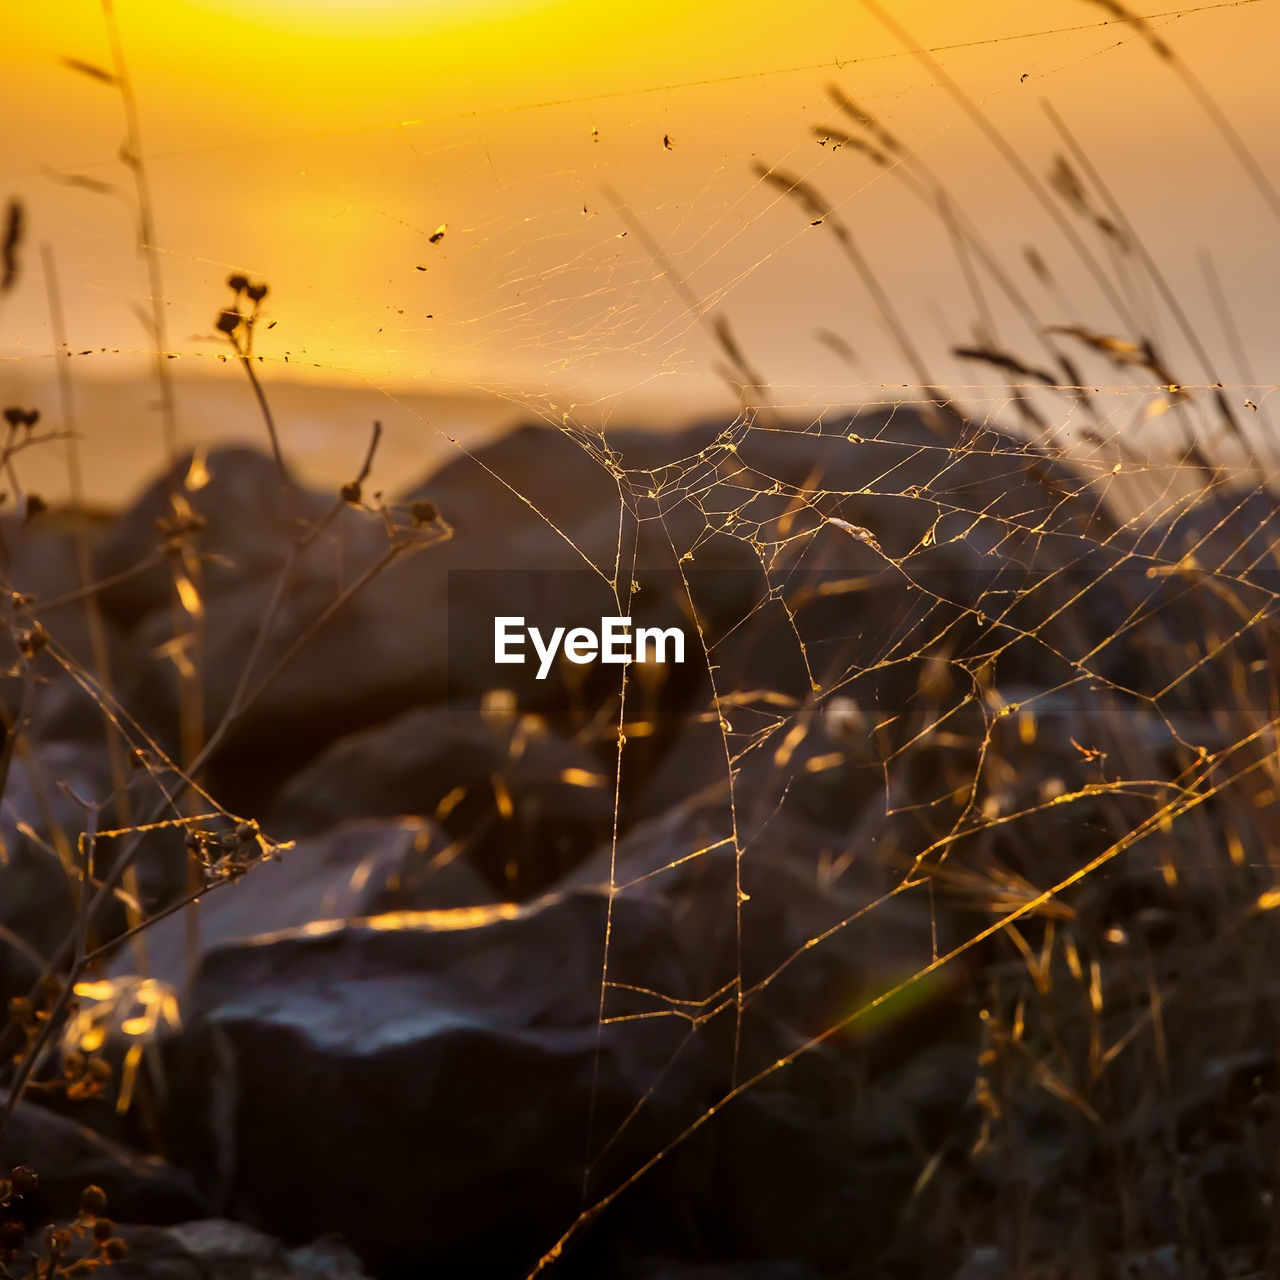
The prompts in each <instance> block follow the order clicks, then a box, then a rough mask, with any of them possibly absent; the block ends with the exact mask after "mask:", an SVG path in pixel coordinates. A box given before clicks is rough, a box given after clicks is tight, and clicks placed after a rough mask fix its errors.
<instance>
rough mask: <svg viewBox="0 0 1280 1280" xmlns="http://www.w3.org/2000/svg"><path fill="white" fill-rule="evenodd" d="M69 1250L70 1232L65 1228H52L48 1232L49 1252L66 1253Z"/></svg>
mask: <svg viewBox="0 0 1280 1280" xmlns="http://www.w3.org/2000/svg"><path fill="white" fill-rule="evenodd" d="M70 1248H71V1232H70V1231H68V1230H67V1228H66V1227H54V1228H53V1230H51V1231H50V1232H49V1252H50V1253H66V1251H67V1250H68V1249H70Z"/></svg>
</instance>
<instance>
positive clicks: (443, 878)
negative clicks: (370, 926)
mask: <svg viewBox="0 0 1280 1280" xmlns="http://www.w3.org/2000/svg"><path fill="white" fill-rule="evenodd" d="M449 845H450V842H449V840H448V838H447V837H446V836H445V835H444V833H443V832H442V831H441V830H440V829H439V828H438V827H436V826H435V825H434V824H433V823H431V822H429V821H427V820H425V819H402V820H399V821H371V822H349V823H344V824H342V825H340V826H338V827H337V828H336V829H334V830H331V831H327V832H325V833H324V834H323V835H317V836H311V837H307V838H304V839H301V840H299V841H298V843H297V845H296V847H294V848H292V849H287V850H285V851H284V852H282V854H281V855H280V860H279V861H278V862H276V861H266V862H261V863H258V864H255V865H254V866H252V867H251V868H250V869H249V871H248V872H247V874H245V875H244V876H243V877H242V878H240V879H239V880H236V881H233V882H231V883H229V884H226V885H222V886H219V887H218V888H216V889H213V890H211V891H210V892H209V893H207V894H206V895H205V896H204V897H203V898H202V899H200V901H199V903H198V904H196V905H195V906H194V908H187V909H184V910H183V911H180V912H178V913H176V914H174V915H171V916H168V917H166V918H165V919H163V920H160V921H158V922H157V923H155V924H153V925H152V926H150V928H148V929H147V931H146V933H145V935H144V947H145V952H144V954H145V963H146V975H147V976H148V977H150V978H153V979H158V980H159V981H161V982H164V983H166V984H168V985H169V986H170V987H172V988H173V989H174V990H175V991H177V992H180V993H185V991H186V986H187V973H188V966H189V960H188V953H187V946H188V928H189V923H190V922H189V919H188V911H191V910H194V911H195V913H196V920H197V923H196V934H195V937H196V944H197V955H196V962H197V963H198V961H199V958H200V957H203V956H205V955H208V954H209V953H210V952H211V951H214V950H215V949H217V948H218V947H222V946H225V945H227V944H228V943H233V942H242V941H246V940H248V939H250V938H254V937H257V936H259V935H263V934H274V933H280V932H283V931H285V930H288V929H296V928H303V927H305V926H307V925H312V924H316V923H318V922H326V921H343V920H350V919H354V918H357V917H363V916H371V915H380V914H382V913H384V912H389V911H412V910H419V911H421V910H447V909H450V908H453V907H470V906H479V905H482V904H484V903H487V902H489V901H491V900H492V897H493V895H492V894H491V893H490V892H489V890H488V889H487V888H486V886H485V885H484V883H483V881H481V880H480V878H479V877H478V876H477V875H475V873H474V872H472V871H471V870H470V869H469V868H468V867H467V866H466V864H465V863H464V862H463V861H461V860H460V859H459V858H457V857H455V856H453V853H452V851H451V850H450V847H449ZM137 963H138V956H137V954H136V953H135V952H134V951H133V950H132V949H130V950H128V951H125V952H122V953H121V954H120V955H119V956H118V957H117V958H116V960H115V961H114V963H113V965H112V968H111V970H110V975H111V976H112V977H113V978H116V979H119V978H123V977H124V976H125V975H127V974H131V973H133V972H134V971H135V969H136V966H137Z"/></svg>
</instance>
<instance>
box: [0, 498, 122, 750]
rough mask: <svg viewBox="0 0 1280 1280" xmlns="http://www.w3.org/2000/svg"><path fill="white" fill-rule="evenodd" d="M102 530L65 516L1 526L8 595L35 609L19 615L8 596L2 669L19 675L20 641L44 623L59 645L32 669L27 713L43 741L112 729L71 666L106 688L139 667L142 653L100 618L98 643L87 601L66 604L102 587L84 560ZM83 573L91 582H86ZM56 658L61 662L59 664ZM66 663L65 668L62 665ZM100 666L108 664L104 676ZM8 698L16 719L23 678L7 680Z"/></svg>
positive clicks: (3, 606) (2, 683)
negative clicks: (88, 588) (92, 586)
mask: <svg viewBox="0 0 1280 1280" xmlns="http://www.w3.org/2000/svg"><path fill="white" fill-rule="evenodd" d="M101 528H102V524H101V522H99V521H98V520H96V519H95V518H93V517H88V516H77V515H75V514H74V513H70V512H63V513H57V514H52V513H51V514H49V515H46V516H41V517H39V518H38V519H37V520H35V521H34V522H32V523H31V524H26V525H24V524H20V523H19V522H17V521H15V520H13V519H11V518H3V519H0V568H2V569H3V574H4V581H5V584H6V587H7V588H8V589H9V590H11V591H14V592H17V593H20V594H22V595H25V596H28V597H31V603H30V604H29V605H25V606H23V607H22V608H15V607H14V606H13V602H12V601H11V599H10V598H9V597H8V596H6V597H5V599H4V601H3V602H2V603H0V618H2V620H3V624H4V625H3V628H2V629H0V669H3V670H9V669H11V668H16V664H17V662H18V660H19V651H18V645H17V644H16V643H15V635H17V634H21V633H23V632H27V631H29V630H31V629H32V627H33V625H34V624H36V623H37V622H38V624H39V625H40V626H42V627H43V628H44V629H45V631H46V632H47V633H48V636H49V638H50V641H51V646H52V647H51V646H48V645H47V646H46V647H45V648H44V649H43V650H42V651H41V652H40V653H39V654H37V655H36V657H35V659H34V661H33V662H32V664H31V665H32V670H33V672H34V674H35V685H34V688H33V690H32V694H31V697H30V700H29V702H28V704H27V706H26V713H27V717H28V732H29V733H30V734H31V736H33V737H42V738H55V739H56V738H84V739H89V738H98V739H101V737H102V735H103V732H104V729H105V721H104V717H103V714H102V711H101V710H100V709H99V707H98V706H97V705H96V704H95V703H94V701H93V700H92V699H91V698H90V696H89V695H88V694H87V693H86V692H85V690H84V689H83V688H81V686H80V685H79V684H78V683H77V682H76V680H75V679H74V678H73V676H72V675H71V674H70V672H68V670H67V668H66V666H64V665H63V664H64V663H65V664H68V665H70V666H71V667H72V668H73V669H75V668H78V669H80V670H81V671H83V672H87V673H88V674H89V675H90V677H92V678H95V679H97V680H99V681H105V682H107V683H108V685H109V684H110V681H111V680H112V679H115V678H119V677H120V676H122V675H124V676H126V677H127V675H128V673H129V672H131V671H132V670H133V668H134V666H135V665H136V663H137V662H138V661H139V654H138V651H137V647H136V645H134V644H133V643H132V642H131V641H130V640H129V639H128V637H126V636H125V635H123V634H122V633H121V631H120V630H119V628H117V627H116V626H114V625H113V624H112V622H111V621H110V619H107V618H100V619H99V623H100V630H99V631H98V632H97V639H98V641H100V645H101V647H100V648H99V647H98V645H97V644H95V631H94V627H93V623H92V621H91V618H90V612H89V609H88V608H87V607H86V604H85V602H84V600H78V601H77V600H72V599H66V600H65V602H64V603H61V604H59V603H58V600H59V598H67V597H71V596H74V595H75V594H76V593H78V592H80V591H82V590H83V588H84V586H85V584H86V582H92V581H94V577H93V569H92V566H91V565H90V564H89V563H88V562H87V560H85V559H82V556H87V554H88V552H87V551H82V540H84V541H87V542H89V543H90V544H91V543H92V540H93V539H94V538H95V537H96V536H98V535H99V534H100V532H101ZM82 565H83V567H84V574H87V577H86V576H84V575H82V572H81V570H82ZM55 651H56V653H57V655H58V656H56V657H55ZM59 658H60V659H61V661H59ZM100 658H101V659H103V660H105V662H106V664H107V669H106V670H103V669H102V668H101V665H100ZM0 697H3V701H4V705H5V706H6V707H7V708H8V709H9V712H10V714H11V715H14V714H16V713H17V711H18V709H19V706H20V705H21V701H22V679H21V676H20V675H6V676H4V677H3V678H0Z"/></svg>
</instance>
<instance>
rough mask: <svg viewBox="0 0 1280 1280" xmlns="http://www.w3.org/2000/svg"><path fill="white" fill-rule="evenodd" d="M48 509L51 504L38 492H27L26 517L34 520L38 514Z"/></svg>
mask: <svg viewBox="0 0 1280 1280" xmlns="http://www.w3.org/2000/svg"><path fill="white" fill-rule="evenodd" d="M48 510H49V504H48V503H47V502H46V501H45V500H44V499H43V498H42V497H41V496H40V495H39V494H38V493H29V494H27V510H26V514H25V517H24V518H25V519H27V520H34V519H35V517H36V516H38V515H41V514H42V513H43V512H45V511H48Z"/></svg>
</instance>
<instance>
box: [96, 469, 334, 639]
mask: <svg viewBox="0 0 1280 1280" xmlns="http://www.w3.org/2000/svg"><path fill="white" fill-rule="evenodd" d="M289 484H290V489H289V493H290V496H289V497H286V489H285V485H284V484H283V483H282V482H281V478H280V473H279V470H278V468H277V466H276V463H275V460H274V459H273V458H272V457H270V456H269V455H268V454H266V453H263V452H262V451H261V450H258V449H252V448H248V447H246V446H243V445H232V446H227V447H222V448H216V449H212V450H210V451H209V452H208V453H205V452H204V451H203V450H201V451H200V453H199V455H197V454H196V453H194V452H193V451H190V450H189V451H188V452H186V453H185V454H183V455H182V457H180V458H178V459H177V461H176V462H175V464H174V466H173V468H172V469H171V470H170V471H169V472H167V473H166V474H165V475H163V476H161V477H160V478H159V479H157V480H155V481H154V482H153V483H152V484H150V485H149V486H148V487H147V488H146V489H145V490H144V491H143V492H142V493H141V494H139V495H138V497H137V498H135V500H134V502H133V504H132V506H131V507H129V508H128V510H126V511H125V512H124V513H123V514H122V515H120V516H119V517H118V518H117V519H116V520H115V522H114V523H113V524H112V525H111V527H110V528H109V529H108V530H106V531H105V532H104V533H103V534H102V535H101V536H100V537H99V539H98V541H97V544H96V546H95V548H94V571H95V575H96V577H97V578H99V579H117V578H119V579H120V580H119V581H111V582H110V583H109V585H107V586H106V587H104V588H103V590H102V592H101V593H100V598H101V600H102V604H103V608H104V609H105V610H106V612H107V613H108V614H109V615H110V616H111V617H112V618H113V619H114V620H116V621H117V622H118V623H119V625H121V626H122V627H124V628H125V629H126V630H129V629H132V628H133V627H135V626H136V625H137V624H138V623H139V622H140V621H141V620H142V619H143V618H145V617H146V616H147V615H148V614H150V613H155V612H159V611H168V609H169V608H170V606H171V604H172V602H173V575H172V570H171V568H170V564H169V563H168V561H167V559H166V557H165V555H164V554H163V551H164V547H165V543H166V539H167V537H168V534H167V533H166V531H165V530H164V529H162V528H160V527H158V525H160V524H162V523H163V522H165V521H172V520H173V519H174V505H173V500H172V497H171V494H176V495H177V499H178V503H179V505H180V508H185V510H184V511H183V515H184V516H187V515H189V516H190V517H193V518H194V519H195V520H196V521H198V522H201V523H199V524H198V527H195V528H194V529H193V531H192V532H190V533H189V534H188V535H187V538H188V543H189V545H190V547H191V553H192V556H193V557H194V558H195V559H197V560H198V561H199V564H200V569H199V579H200V582H199V585H200V591H201V594H202V595H203V596H204V597H205V600H206V604H207V605H211V604H212V602H213V601H214V600H215V599H216V598H217V597H218V596H220V595H221V594H222V593H223V592H225V591H227V590H230V589H232V588H234V587H235V586H237V585H239V584H240V583H242V582H243V581H244V580H245V579H248V578H254V577H261V576H263V575H267V574H271V573H273V572H274V571H275V570H276V569H278V568H279V567H280V566H281V565H282V564H283V563H284V559H285V556H286V554H287V553H288V549H289V545H290V539H291V536H292V529H291V525H290V519H289V515H290V507H289V503H290V500H291V501H292V502H293V503H294V504H295V510H296V513H297V515H298V516H299V517H300V518H302V519H303V520H308V521H316V520H319V519H321V518H322V517H323V516H324V514H325V513H326V512H327V511H328V509H329V508H330V507H331V506H332V505H333V502H334V499H335V498H336V497H337V495H336V494H335V495H334V496H333V497H325V496H324V495H322V494H318V493H313V492H310V491H308V490H305V489H302V488H301V487H299V486H298V485H297V484H296V483H294V482H293V481H292V480H290V482H289ZM148 561H153V562H154V563H153V564H152V566H151V567H150V568H144V569H143V570H142V571H141V572H136V570H138V569H139V566H143V565H145V564H146V563H147V562H148Z"/></svg>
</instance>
